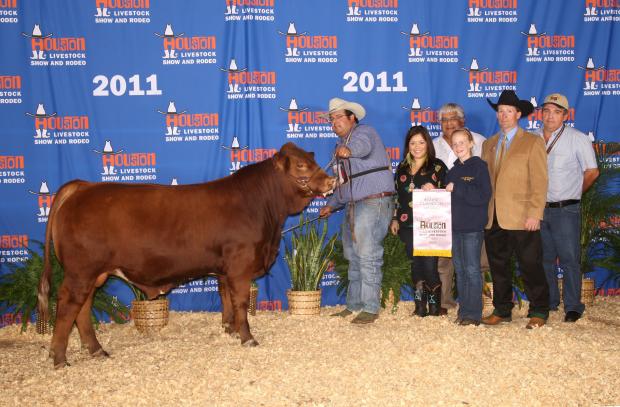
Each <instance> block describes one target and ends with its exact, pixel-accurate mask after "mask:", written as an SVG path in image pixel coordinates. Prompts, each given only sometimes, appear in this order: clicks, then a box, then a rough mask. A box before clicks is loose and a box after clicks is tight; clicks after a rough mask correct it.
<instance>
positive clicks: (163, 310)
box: [131, 298, 168, 334]
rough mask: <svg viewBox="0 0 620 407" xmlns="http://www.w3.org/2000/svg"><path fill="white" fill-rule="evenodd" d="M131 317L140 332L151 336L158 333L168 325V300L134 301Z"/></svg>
mask: <svg viewBox="0 0 620 407" xmlns="http://www.w3.org/2000/svg"><path fill="white" fill-rule="evenodd" d="M131 317H132V318H133V321H134V324H135V326H136V329H137V330H138V332H141V333H145V334H149V333H155V332H158V331H159V330H160V329H161V328H163V327H164V326H166V325H168V299H167V298H162V299H159V300H151V301H135V300H134V301H132V302H131Z"/></svg>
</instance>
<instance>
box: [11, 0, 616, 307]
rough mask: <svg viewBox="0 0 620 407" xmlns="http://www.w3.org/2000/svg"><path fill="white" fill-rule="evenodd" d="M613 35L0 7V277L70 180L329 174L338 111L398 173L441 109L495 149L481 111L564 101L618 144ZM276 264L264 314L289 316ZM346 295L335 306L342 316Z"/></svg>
mask: <svg viewBox="0 0 620 407" xmlns="http://www.w3.org/2000/svg"><path fill="white" fill-rule="evenodd" d="M619 21H620V3H618V2H617V1H614V0H570V1H567V0H548V1H544V2H542V1H535V0H411V1H404V0H401V1H398V0H359V1H355V0H312V1H308V0H217V1H216V0H213V1H204V0H178V1H172V0H168V1H164V0H160V1H150V0H82V1H70V0H27V1H26V0H0V39H1V44H2V45H1V46H0V61H1V62H0V118H1V120H2V126H0V196H1V197H2V199H0V245H1V246H0V250H1V251H0V262H1V263H14V262H18V261H20V260H22V259H24V258H25V257H26V256H27V250H26V249H27V248H28V247H36V246H34V245H33V244H32V243H33V241H34V240H41V241H42V240H43V237H44V232H45V226H46V221H47V214H48V211H49V206H50V204H51V202H52V200H53V197H54V194H55V192H56V191H57V190H58V188H59V187H60V186H61V185H62V184H63V183H65V182H67V181H69V180H71V179H74V178H81V179H85V180H90V181H104V182H108V181H126V182H153V183H163V184H169V183H173V182H177V183H179V184H188V183H196V182H203V181H208V180H212V179H216V178H219V177H223V176H226V175H228V174H230V173H231V172H233V171H235V170H236V169H238V168H239V167H242V166H244V165H248V164H250V163H253V162H256V161H259V160H262V159H264V158H266V157H269V156H271V155H273V153H274V152H275V151H276V150H277V149H278V148H279V147H280V146H281V145H282V144H283V143H285V142H287V141H294V142H296V143H297V144H299V145H300V146H301V147H303V148H305V149H307V150H312V151H315V152H316V157H317V161H318V162H319V164H321V165H324V164H326V163H327V161H328V160H329V157H330V154H331V152H332V150H333V146H334V144H335V139H336V136H335V134H333V133H332V132H331V128H330V126H329V124H328V123H327V122H326V121H325V120H324V119H321V118H320V117H319V114H320V113H322V112H324V111H325V110H326V107H327V102H328V100H329V99H330V98H331V97H335V96H338V97H343V98H345V99H352V100H355V101H357V102H359V103H361V104H363V105H364V106H365V107H366V110H367V112H368V115H367V118H366V119H365V120H364V121H365V122H366V123H368V124H371V125H373V126H375V127H376V129H377V130H378V131H379V134H380V135H381V136H382V138H383V140H384V142H385V144H386V146H388V151H389V153H390V154H391V157H392V160H393V163H394V164H396V163H397V162H398V161H399V160H400V159H401V145H402V143H403V138H404V135H405V133H406V131H407V129H408V128H409V127H410V126H411V125H412V124H414V123H415V124H422V125H425V126H427V127H428V128H429V130H430V131H431V133H432V134H433V136H437V135H438V134H439V131H440V125H439V122H438V120H437V110H438V109H439V107H440V106H441V105H442V104H443V103H446V102H457V103H459V104H461V105H463V106H464V108H465V110H466V113H467V126H468V127H470V128H472V129H474V130H475V131H477V132H479V133H481V134H483V135H485V136H490V135H491V134H493V133H494V132H495V131H496V130H497V125H496V120H495V116H494V113H493V111H492V110H491V108H490V107H489V106H488V104H487V101H486V98H487V97H488V98H491V99H492V100H493V101H496V100H497V97H498V96H499V93H500V92H501V90H502V89H515V90H516V92H517V94H518V95H519V96H520V97H521V98H524V99H530V100H531V101H532V102H533V103H534V104H535V105H537V104H538V103H540V102H541V101H542V99H543V98H544V96H545V95H546V94H548V93H551V92H561V93H563V94H565V95H567V96H568V99H569V101H570V103H571V106H572V108H571V110H570V119H569V124H570V125H574V126H575V127H577V128H579V129H580V130H582V131H584V132H585V133H589V134H590V136H591V137H592V138H593V139H597V140H605V141H619V133H620V132H619V131H618V130H619V128H618V124H617V123H618V121H617V115H618V112H619V111H620V48H619V47H618V46H616V45H614V44H615V43H616V42H617V40H618V22H619ZM614 38H615V41H614ZM615 116H616V117H615ZM521 124H522V126H523V127H525V128H526V129H530V130H532V129H536V128H539V127H540V125H541V117H540V111H535V112H534V113H533V114H532V115H530V116H529V117H528V118H526V119H523V120H522V123H521ZM616 159H617V157H616ZM616 163H617V161H616ZM250 204H251V202H250ZM323 204H324V201H320V200H319V201H315V202H314V203H313V204H312V205H311V206H310V207H309V209H308V212H309V213H310V214H311V215H313V216H315V215H316V213H317V212H318V209H319V207H320V206H321V205H323ZM145 205H148V203H145ZM296 221H297V220H296V219H290V220H289V225H291V224H294V223H295V222H296ZM339 221H340V218H339V216H335V217H334V219H330V227H331V230H332V231H335V230H336V227H337V224H338V223H339ZM137 238H139V236H137ZM282 255H283V250H281V252H280V255H279V257H278V259H277V261H276V263H275V265H274V266H273V268H272V269H271V273H270V275H269V276H267V277H266V278H263V279H261V280H260V282H259V285H260V286H261V294H260V296H259V308H260V309H281V308H286V307H287V304H286V296H285V290H286V289H287V288H288V286H289V277H288V270H287V268H286V266H285V264H284V261H283V259H282ZM2 270H6V268H3V269H2ZM336 282H337V280H336V279H335V276H334V275H333V273H328V274H327V276H326V278H325V280H324V281H323V288H324V304H335V303H338V302H340V301H341V298H339V297H337V296H336V294H335V284H336ZM118 290H119V293H120V295H121V296H123V295H128V294H127V292H124V293H123V290H122V289H121V288H119V289H118ZM216 291H217V286H216V284H215V282H214V281H209V282H207V283H203V282H202V281H198V282H194V283H192V284H188V285H185V286H182V287H179V288H178V289H176V290H174V291H173V292H172V293H171V295H170V299H171V302H172V308H173V309H177V310H216V309H218V308H219V299H218V298H217V293H216Z"/></svg>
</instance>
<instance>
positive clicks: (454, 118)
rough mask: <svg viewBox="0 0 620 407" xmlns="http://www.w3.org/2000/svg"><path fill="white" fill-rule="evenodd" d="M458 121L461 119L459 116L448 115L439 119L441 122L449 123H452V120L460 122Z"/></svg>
mask: <svg viewBox="0 0 620 407" xmlns="http://www.w3.org/2000/svg"><path fill="white" fill-rule="evenodd" d="M460 121H461V119H460V118H459V117H448V118H445V119H441V122H442V123H449V122H453V123H454V122H460Z"/></svg>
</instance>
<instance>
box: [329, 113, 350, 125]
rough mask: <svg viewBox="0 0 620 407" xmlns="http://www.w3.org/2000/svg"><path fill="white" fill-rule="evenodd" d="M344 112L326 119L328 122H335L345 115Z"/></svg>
mask: <svg viewBox="0 0 620 407" xmlns="http://www.w3.org/2000/svg"><path fill="white" fill-rule="evenodd" d="M346 116H347V115H346V114H339V115H337V116H329V118H328V119H327V120H329V122H330V123H333V122H335V121H336V120H338V119H340V118H341V117H346Z"/></svg>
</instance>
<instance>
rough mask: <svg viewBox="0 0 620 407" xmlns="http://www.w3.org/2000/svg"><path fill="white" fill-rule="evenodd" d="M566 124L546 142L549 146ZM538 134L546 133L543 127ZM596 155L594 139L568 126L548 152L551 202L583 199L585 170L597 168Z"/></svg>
mask: <svg viewBox="0 0 620 407" xmlns="http://www.w3.org/2000/svg"><path fill="white" fill-rule="evenodd" d="M561 129H562V127H560V128H559V129H557V130H556V131H554V132H553V133H552V135H551V137H550V138H549V141H548V142H547V143H546V144H547V148H548V147H549V146H550V145H551V143H553V140H555V139H556V137H557V136H558V134H559V133H560V130H561ZM535 133H536V134H538V135H540V136H541V137H543V129H542V128H541V129H538V130H536V132H535ZM597 167H598V164H597V162H596V155H595V153H594V147H592V142H591V141H590V139H589V138H588V136H586V135H585V134H583V133H582V132H580V131H579V130H577V129H574V128H572V127H570V126H564V131H563V132H562V135H561V136H560V139H559V140H558V141H557V142H556V143H555V144H554V145H553V148H552V149H551V152H550V153H549V155H548V156H547V169H548V173H549V188H548V189H547V202H559V201H566V200H569V199H581V193H582V188H583V173H584V171H586V170H589V169H594V168H597Z"/></svg>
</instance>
